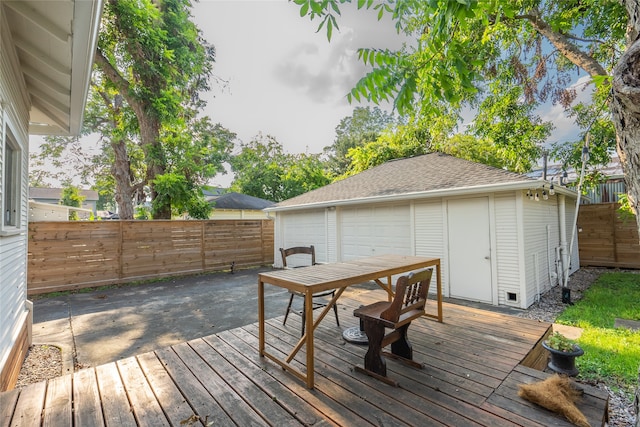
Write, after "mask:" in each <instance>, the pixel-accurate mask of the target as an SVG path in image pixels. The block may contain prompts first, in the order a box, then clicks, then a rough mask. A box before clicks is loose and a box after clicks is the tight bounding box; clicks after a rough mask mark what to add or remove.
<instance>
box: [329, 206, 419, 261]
mask: <svg viewBox="0 0 640 427" xmlns="http://www.w3.org/2000/svg"><path fill="white" fill-rule="evenodd" d="M340 236H341V254H342V260H344V261H347V260H350V259H353V258H359V257H363V256H374V255H384V254H398V255H411V223H410V218H409V206H408V205H395V206H379V207H371V206H369V207H361V208H349V209H344V210H342V211H341V212H340Z"/></svg>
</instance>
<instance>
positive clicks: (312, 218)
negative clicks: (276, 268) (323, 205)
mask: <svg viewBox="0 0 640 427" xmlns="http://www.w3.org/2000/svg"><path fill="white" fill-rule="evenodd" d="M281 215H282V214H281ZM282 227H283V230H282V247H283V248H290V247H292V246H309V245H314V246H315V250H316V261H317V262H326V261H327V260H326V253H327V232H326V220H325V212H324V210H317V211H311V212H304V213H287V214H284V215H283V220H282ZM290 262H291V261H289V260H288V261H287V263H290ZM294 264H295V260H294Z"/></svg>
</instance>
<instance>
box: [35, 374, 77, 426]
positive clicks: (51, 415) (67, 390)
mask: <svg viewBox="0 0 640 427" xmlns="http://www.w3.org/2000/svg"><path fill="white" fill-rule="evenodd" d="M71 392H72V376H71V374H67V375H63V376H61V377H56V378H52V379H50V380H49V384H48V386H47V396H46V398H45V404H44V411H43V419H42V425H43V426H45V427H46V426H52V427H53V426H56V427H58V426H59V427H64V426H69V427H71V425H72V424H73V417H72V409H73V408H72V401H73V396H72V393H71Z"/></svg>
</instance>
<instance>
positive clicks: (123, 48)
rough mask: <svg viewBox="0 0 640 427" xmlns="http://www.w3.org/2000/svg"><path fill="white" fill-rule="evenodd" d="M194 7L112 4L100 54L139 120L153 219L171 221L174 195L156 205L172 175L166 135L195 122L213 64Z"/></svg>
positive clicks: (104, 72) (172, 1) (184, 0)
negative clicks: (159, 186) (159, 184)
mask: <svg viewBox="0 0 640 427" xmlns="http://www.w3.org/2000/svg"><path fill="white" fill-rule="evenodd" d="M190 6H191V3H190V1H189V0H163V1H162V2H157V1H152V0H107V1H106V2H105V6H104V11H103V25H102V31H101V33H100V37H99V40H98V48H97V50H96V53H95V64H96V67H97V69H98V70H99V72H100V74H101V77H102V78H104V79H106V80H108V81H110V82H111V84H112V85H113V87H115V88H116V89H117V90H118V92H119V94H120V95H121V96H122V97H123V98H124V99H125V100H126V102H127V104H128V105H129V107H130V108H131V109H132V110H133V112H134V114H135V117H136V119H137V122H138V131H139V145H140V147H141V149H142V151H143V153H144V158H145V164H146V177H145V181H146V184H147V185H148V186H149V188H150V191H151V197H152V201H153V203H154V218H170V217H171V197H170V195H169V197H168V195H166V194H165V195H163V197H161V198H160V199H159V200H158V201H157V202H156V198H157V196H158V192H157V190H156V187H155V185H156V179H159V178H160V176H161V175H163V174H164V173H166V171H167V157H166V156H167V155H166V153H165V150H164V147H163V141H162V132H163V129H164V130H166V129H170V128H171V126H172V125H175V124H176V123H178V124H179V125H181V124H183V123H184V122H186V121H189V120H190V119H192V118H193V117H194V116H195V114H196V111H197V108H198V107H201V106H202V101H201V100H200V98H199V93H200V92H202V91H204V90H207V89H208V88H209V87H208V80H209V77H210V76H211V71H212V65H213V61H214V55H215V52H214V49H213V47H212V46H210V45H208V44H207V43H206V42H205V40H204V39H203V38H202V37H201V33H200V30H199V29H198V28H197V27H196V26H195V24H193V22H191V21H190V14H189V13H190V12H189V8H190Z"/></svg>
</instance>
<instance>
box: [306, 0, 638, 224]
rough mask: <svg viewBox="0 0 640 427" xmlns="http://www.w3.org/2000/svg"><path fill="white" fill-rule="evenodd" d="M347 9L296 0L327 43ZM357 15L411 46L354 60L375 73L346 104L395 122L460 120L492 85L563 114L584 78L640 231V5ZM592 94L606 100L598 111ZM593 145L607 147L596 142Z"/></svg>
mask: <svg viewBox="0 0 640 427" xmlns="http://www.w3.org/2000/svg"><path fill="white" fill-rule="evenodd" d="M346 1H347V0H324V1H316V0H294V2H295V3H296V4H297V5H298V6H299V7H300V12H301V15H308V16H309V17H311V18H320V22H321V23H320V27H323V26H324V27H325V28H326V30H327V35H328V37H329V38H331V34H332V31H333V29H334V28H335V27H336V26H337V18H336V16H337V15H338V14H339V10H340V4H341V3H345V2H346ZM357 6H358V8H360V9H362V8H374V9H376V10H377V11H378V14H379V17H382V16H383V15H384V14H385V13H388V14H390V15H391V17H392V19H393V20H394V21H395V24H396V28H397V29H398V31H402V32H405V33H406V34H408V35H410V36H412V37H415V39H416V43H415V44H414V45H413V46H412V47H406V48H403V49H402V50H400V51H398V52H392V51H388V50H375V49H362V50H360V56H361V58H362V59H363V60H364V61H365V62H366V63H367V64H371V65H372V66H373V67H374V70H373V71H372V72H370V73H369V74H368V75H367V76H365V77H364V78H363V79H361V80H360V81H359V82H358V83H357V85H356V87H355V88H354V89H353V90H352V91H351V94H350V95H351V97H353V98H355V99H361V98H365V99H368V100H371V101H374V102H378V101H380V100H384V99H394V102H395V106H396V107H397V108H398V111H400V112H401V113H403V112H407V113H411V114H414V115H415V116H418V117H423V118H426V119H427V120H429V119H430V118H434V117H437V116H438V115H441V114H443V112H444V113H447V114H448V113H451V112H453V113H456V112H459V111H460V109H461V108H462V107H463V106H464V105H465V103H471V104H472V105H473V104H475V105H477V103H478V102H479V100H481V99H482V96H483V91H484V90H485V89H486V87H487V84H489V85H491V84H492V83H494V82H495V83H498V84H499V85H500V87H501V88H502V90H503V91H504V92H505V93H508V92H509V91H510V89H511V88H513V87H521V88H522V89H523V101H522V102H526V103H530V104H532V105H536V103H539V102H542V101H545V100H546V99H548V98H551V99H552V100H554V101H557V102H562V103H563V105H565V106H567V107H568V106H569V105H570V104H571V102H572V101H573V100H574V98H575V96H576V91H575V90H572V89H571V88H568V85H569V83H570V82H571V80H572V79H571V77H572V76H575V69H576V68H577V69H579V70H581V73H582V74H583V75H586V76H588V77H589V78H590V83H592V84H594V85H595V86H596V89H595V90H594V94H595V95H594V96H595V97H596V98H595V99H596V101H595V102H594V104H596V105H595V107H594V109H595V113H594V116H593V117H594V120H596V119H602V118H603V117H607V114H609V113H610V114H611V117H612V121H613V123H614V126H615V130H616V148H617V151H618V156H619V157H620V160H621V163H622V165H623V170H624V174H625V182H626V184H627V191H628V199H629V202H630V205H631V209H632V210H633V212H634V213H635V214H636V221H637V224H638V229H639V230H640V215H639V213H640V212H639V209H640V95H639V94H640V75H639V73H638V70H639V69H640V67H638V64H639V63H640V2H638V1H636V0H618V1H610V0H581V1H562V2H552V1H548V0H516V1H508V2H496V1H488V0H458V1H448V0H436V1H428V2H427V1H419V0H380V1H377V2H374V1H373V0H358V2H357ZM547 47H549V48H547ZM598 94H601V95H602V94H605V95H604V96H603V98H604V102H603V103H602V104H599V101H598V98H597V97H598ZM497 95H498V96H499V93H498V94H497ZM590 123H591V122H590ZM590 123H589V124H587V126H586V127H585V128H583V130H584V132H585V133H587V132H589V131H590V128H591V125H590ZM590 143H591V144H596V145H602V144H608V143H609V141H598V140H596V139H595V138H594V137H593V135H592V137H591V138H590Z"/></svg>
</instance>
